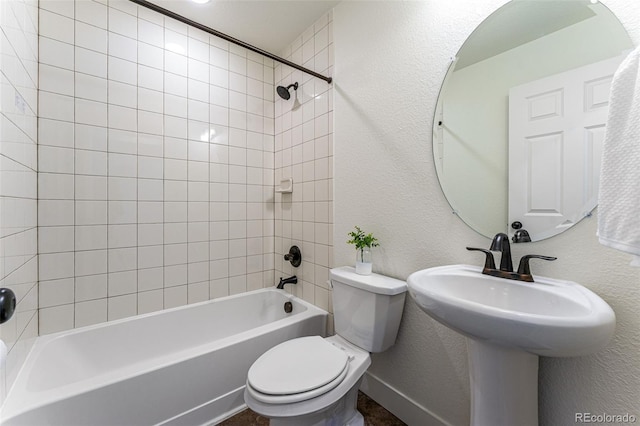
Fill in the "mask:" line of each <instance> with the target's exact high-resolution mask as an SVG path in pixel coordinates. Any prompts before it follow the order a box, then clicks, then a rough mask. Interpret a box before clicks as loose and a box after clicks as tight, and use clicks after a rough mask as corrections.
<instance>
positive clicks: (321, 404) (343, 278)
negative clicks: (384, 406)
mask: <svg viewBox="0 0 640 426" xmlns="http://www.w3.org/2000/svg"><path fill="white" fill-rule="evenodd" d="M331 285H332V287H333V313H334V322H335V331H336V335H335V336H331V337H327V338H322V337H320V336H310V337H300V338H297V339H293V340H289V341H286V342H284V343H281V344H279V345H277V346H275V347H273V348H271V349H270V350H268V351H267V352H265V353H264V354H263V355H262V356H261V357H260V358H258V359H257V360H256V362H255V363H253V365H252V366H251V368H250V369H249V373H248V377H247V386H246V388H245V392H244V400H245V402H246V403H247V405H248V406H249V408H251V409H252V410H253V411H255V412H256V413H258V414H260V415H262V416H265V417H268V418H269V419H270V424H271V425H272V426H278V425H287V426H315V425H317V426H320V425H327V426H328V425H332V426H343V425H349V426H357V425H364V419H363V417H362V415H361V414H360V413H359V412H358V411H357V410H356V402H357V396H358V388H359V387H360V382H361V381H362V377H363V374H364V372H365V371H366V370H367V368H368V367H369V365H371V358H370V356H369V352H382V351H384V350H386V349H388V348H389V347H391V346H392V345H393V344H394V343H395V341H396V335H397V334H398V327H399V325H400V319H401V317H402V310H403V308H404V298H405V294H406V290H407V284H406V283H405V282H404V281H400V280H396V279H394V278H389V277H385V276H382V275H378V274H371V275H358V274H356V273H355V269H354V268H352V267H347V266H345V267H342V268H336V269H332V270H331Z"/></svg>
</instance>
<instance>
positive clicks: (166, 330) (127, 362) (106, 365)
mask: <svg viewBox="0 0 640 426" xmlns="http://www.w3.org/2000/svg"><path fill="white" fill-rule="evenodd" d="M286 301H291V302H292V303H293V312H292V313H290V314H287V313H285V312H284V303H285V302H286ZM326 319H327V313H326V312H325V311H323V310H321V309H319V308H316V307H315V306H313V305H310V304H308V303H306V302H304V301H302V300H300V299H298V298H295V297H293V296H291V295H289V294H287V293H285V292H283V291H281V290H276V289H263V290H257V291H253V292H249V293H245V294H240V295H236V296H229V297H225V298H222V299H217V300H213V301H209V302H203V303H199V304H195V305H189V306H183V307H180V308H175V309H170V310H166V311H161V312H156V313H152V314H146V315H141V316H137V317H132V318H127V319H123V320H118V321H113V322H109V323H104V324H98V325H94V326H89V327H84V328H79V329H75V330H70V331H65V332H61V333H57V334H52V335H48V336H42V337H39V338H38V339H37V340H36V343H35V345H34V347H33V349H32V350H31V352H30V354H29V356H28V357H27V360H26V362H25V364H24V367H23V368H22V370H21V371H20V373H19V374H18V377H17V379H16V381H15V384H14V385H13V387H12V388H11V390H10V392H9V394H8V395H7V399H6V401H5V403H4V405H3V407H2V410H0V419H2V420H1V421H2V425H6V426H10V425H30V426H31V425H38V426H40V425H65V426H70V425H86V426H99V425H109V426H116V425H122V426H125V425H126V426H133V425H155V424H162V425H190V426H191V425H201V424H214V423H216V422H218V421H220V420H223V419H224V418H226V417H228V416H229V415H231V414H233V413H235V412H236V411H239V410H241V409H242V408H244V401H243V397H242V393H243V390H244V384H245V380H246V375H247V371H248V370H249V367H250V366H251V364H252V363H253V362H254V361H255V360H256V359H257V358H258V357H259V356H260V355H262V353H264V352H265V351H266V350H267V349H269V348H271V347H273V346H275V345H276V344H278V343H281V342H283V341H285V340H289V339H292V338H295V337H299V336H306V335H315V334H317V335H325V331H326V330H325V327H326Z"/></svg>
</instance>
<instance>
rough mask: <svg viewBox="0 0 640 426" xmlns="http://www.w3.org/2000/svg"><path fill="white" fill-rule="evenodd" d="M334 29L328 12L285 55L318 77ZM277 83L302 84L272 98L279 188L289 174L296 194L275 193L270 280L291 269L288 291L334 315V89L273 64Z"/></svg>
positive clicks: (328, 67) (328, 57)
mask: <svg viewBox="0 0 640 426" xmlns="http://www.w3.org/2000/svg"><path fill="white" fill-rule="evenodd" d="M332 28H333V14H332V13H331V12H330V13H329V14H327V15H326V16H324V17H323V18H321V19H320V20H318V21H317V22H316V23H315V24H314V25H312V26H311V27H309V28H308V29H307V30H306V31H305V32H304V33H303V34H302V35H301V36H300V37H298V38H297V39H296V40H295V41H294V42H293V43H292V44H291V46H289V47H288V48H287V49H286V50H285V51H284V52H283V54H282V56H283V57H284V58H286V59H289V60H290V61H292V62H294V63H297V64H302V65H303V66H305V67H307V68H309V69H312V70H314V71H316V72H318V73H321V74H323V75H326V76H331V75H333V29H332ZM275 81H276V85H284V86H285V87H286V86H288V85H289V84H292V83H294V82H298V83H299V87H298V90H297V92H294V90H293V88H292V89H290V91H291V94H292V96H291V99H290V100H288V101H284V100H282V99H280V98H279V97H277V96H276V98H277V99H276V103H275V111H276V113H275V115H276V118H275V135H276V137H275V167H276V171H275V184H276V187H278V186H279V184H280V181H281V179H286V178H292V179H293V192H292V193H290V194H280V193H277V194H276V198H275V201H276V203H275V211H276V220H275V229H276V239H275V252H276V255H275V260H276V261H275V268H276V271H275V272H276V277H275V278H276V281H277V279H279V277H288V276H290V275H293V274H296V275H297V276H298V284H297V285H296V286H287V288H289V289H290V291H291V292H292V293H294V294H296V295H297V296H300V297H302V298H303V299H305V300H307V301H309V302H311V303H313V304H315V305H317V306H319V307H321V308H323V309H326V310H328V311H329V312H331V303H330V302H331V295H330V289H329V286H328V284H327V280H328V279H329V268H330V267H331V266H332V259H333V241H332V236H333V88H332V87H333V86H332V85H330V84H327V83H326V82H325V81H323V80H320V79H317V78H314V77H311V76H310V75H308V74H303V73H302V72H300V71H297V70H294V69H292V68H290V67H288V66H286V65H280V64H276V67H275ZM296 96H297V101H298V102H299V103H296ZM291 245H297V246H298V247H300V249H301V251H302V259H303V261H302V265H300V267H298V268H293V267H292V266H291V264H290V263H288V262H286V261H284V260H283V256H284V254H285V253H288V251H289V247H290V246H291ZM329 323H330V324H331V323H332V322H331V321H330V322H329Z"/></svg>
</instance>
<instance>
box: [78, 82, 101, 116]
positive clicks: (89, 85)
mask: <svg viewBox="0 0 640 426" xmlns="http://www.w3.org/2000/svg"><path fill="white" fill-rule="evenodd" d="M75 96H76V97H77V98H83V99H88V100H91V101H98V102H105V103H106V102H107V80H106V79H104V78H100V77H95V76H91V75H88V74H82V73H75ZM76 107H77V105H76ZM76 121H77V117H76Z"/></svg>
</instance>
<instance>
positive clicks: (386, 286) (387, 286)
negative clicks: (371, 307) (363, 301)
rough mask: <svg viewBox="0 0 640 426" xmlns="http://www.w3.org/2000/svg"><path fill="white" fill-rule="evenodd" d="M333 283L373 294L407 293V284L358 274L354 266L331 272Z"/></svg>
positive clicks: (384, 277) (377, 276)
mask: <svg viewBox="0 0 640 426" xmlns="http://www.w3.org/2000/svg"><path fill="white" fill-rule="evenodd" d="M330 277H331V281H338V282H341V283H343V284H346V285H349V286H351V287H355V288H359V289H361V290H366V291H369V292H371V293H376V294H385V295H389V296H393V295H394V294H400V293H404V292H405V291H407V283H406V282H405V281H401V280H398V279H395V278H391V277H387V276H384V275H380V274H371V275H360V274H356V270H355V268H354V267H353V266H342V267H340V268H334V269H332V270H331V271H330Z"/></svg>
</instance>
